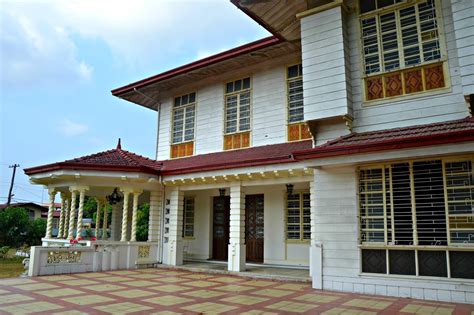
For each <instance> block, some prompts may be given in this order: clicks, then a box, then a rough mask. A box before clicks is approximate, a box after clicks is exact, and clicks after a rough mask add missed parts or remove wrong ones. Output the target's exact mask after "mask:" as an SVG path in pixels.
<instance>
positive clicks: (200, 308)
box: [182, 302, 237, 314]
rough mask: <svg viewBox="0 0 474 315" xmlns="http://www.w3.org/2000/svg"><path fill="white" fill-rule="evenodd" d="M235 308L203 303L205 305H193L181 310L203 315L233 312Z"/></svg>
mask: <svg viewBox="0 0 474 315" xmlns="http://www.w3.org/2000/svg"><path fill="white" fill-rule="evenodd" d="M236 308H237V307H235V306H230V305H225V304H218V303H212V302H205V303H199V304H193V305H190V306H186V307H182V309H184V310H187V311H191V312H198V313H205V314H219V313H223V312H228V311H231V310H235V309H236Z"/></svg>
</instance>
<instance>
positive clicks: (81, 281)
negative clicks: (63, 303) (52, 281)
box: [59, 279, 99, 286]
mask: <svg viewBox="0 0 474 315" xmlns="http://www.w3.org/2000/svg"><path fill="white" fill-rule="evenodd" d="M59 283H61V284H65V285H72V286H81V285H87V286H89V285H91V284H98V283H99V282H97V281H93V280H88V279H78V280H69V281H59Z"/></svg>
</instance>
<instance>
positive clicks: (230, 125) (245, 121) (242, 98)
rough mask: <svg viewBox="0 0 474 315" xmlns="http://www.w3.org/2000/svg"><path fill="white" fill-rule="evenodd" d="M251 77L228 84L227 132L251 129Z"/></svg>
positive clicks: (226, 106)
mask: <svg viewBox="0 0 474 315" xmlns="http://www.w3.org/2000/svg"><path fill="white" fill-rule="evenodd" d="M250 110H251V108H250V78H245V79H240V80H236V81H233V82H229V83H227V84H226V94H225V134H231V133H238V132H243V131H249V130H250V116H251V115H250Z"/></svg>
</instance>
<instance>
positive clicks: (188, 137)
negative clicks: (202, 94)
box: [172, 93, 196, 144]
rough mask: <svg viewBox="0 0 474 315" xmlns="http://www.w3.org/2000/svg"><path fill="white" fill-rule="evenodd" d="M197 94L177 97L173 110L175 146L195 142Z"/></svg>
mask: <svg viewBox="0 0 474 315" xmlns="http://www.w3.org/2000/svg"><path fill="white" fill-rule="evenodd" d="M195 116H196V93H190V94H186V95H182V96H179V97H176V98H175V99H174V108H173V138H172V139H173V141H172V143H173V144H177V143H182V142H188V141H193V140H194V123H195Z"/></svg>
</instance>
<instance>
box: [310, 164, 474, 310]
mask: <svg viewBox="0 0 474 315" xmlns="http://www.w3.org/2000/svg"><path fill="white" fill-rule="evenodd" d="M314 180H315V185H314V193H315V208H316V209H315V219H316V220H315V221H316V222H315V231H316V233H315V237H316V240H317V241H320V242H321V243H322V247H323V254H322V257H323V258H322V267H323V268H322V269H323V288H324V289H325V290H335V291H346V292H357V293H365V294H379V295H390V296H401V297H412V298H421V299H431V300H442V301H453V302H467V303H474V284H473V283H472V281H469V280H466V281H459V280H448V279H436V278H430V279H426V278H425V279H423V278H416V277H403V276H398V277H397V276H393V275H392V276H383V275H375V276H369V275H361V274H360V252H359V248H358V244H359V241H358V234H359V233H358V226H359V225H358V215H357V212H358V210H357V209H358V205H357V204H358V195H357V187H358V186H357V173H356V167H355V166H354V167H351V166H346V167H333V168H328V167H324V168H318V169H316V170H315V173H314ZM320 263H321V262H312V264H314V266H313V268H315V270H317V268H316V267H317V266H318V265H319V264H320Z"/></svg>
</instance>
